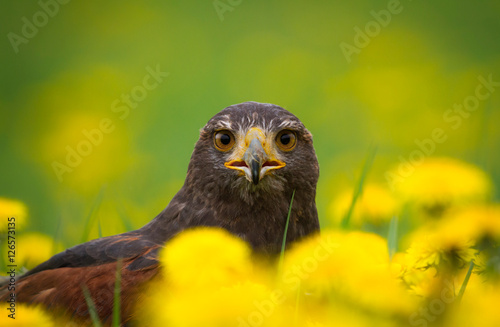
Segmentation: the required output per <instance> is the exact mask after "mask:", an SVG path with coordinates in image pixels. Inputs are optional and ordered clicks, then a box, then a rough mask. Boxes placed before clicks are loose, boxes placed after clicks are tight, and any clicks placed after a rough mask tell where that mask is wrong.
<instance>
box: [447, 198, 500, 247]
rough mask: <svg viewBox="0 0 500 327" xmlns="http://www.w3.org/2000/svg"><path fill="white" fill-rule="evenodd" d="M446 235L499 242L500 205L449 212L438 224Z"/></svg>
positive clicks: (474, 240) (478, 240)
mask: <svg viewBox="0 0 500 327" xmlns="http://www.w3.org/2000/svg"><path fill="white" fill-rule="evenodd" d="M439 228H440V229H442V230H443V232H446V233H447V234H450V235H454V236H455V237H460V238H462V239H466V240H471V241H473V242H475V243H478V242H480V241H481V240H483V239H491V240H500V205H481V206H473V207H468V208H463V209H460V210H455V211H451V212H450V213H449V214H448V215H446V216H445V218H444V219H443V220H442V222H440V224H439Z"/></svg>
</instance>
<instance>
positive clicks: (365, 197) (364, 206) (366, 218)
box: [329, 183, 399, 227]
mask: <svg viewBox="0 0 500 327" xmlns="http://www.w3.org/2000/svg"><path fill="white" fill-rule="evenodd" d="M353 194H354V191H353V190H352V189H348V190H345V191H343V192H342V193H340V194H339V195H338V196H337V197H336V198H335V199H334V200H333V201H332V203H331V204H330V207H329V218H330V219H331V220H332V221H333V222H334V223H335V224H336V225H340V222H341V221H342V219H343V218H344V216H345V215H346V213H347V212H348V210H349V207H350V205H351V202H352V197H353ZM398 211H399V203H398V202H397V200H396V199H395V198H394V197H393V196H392V194H391V193H390V191H389V190H388V189H387V188H385V187H383V186H381V185H379V184H375V183H367V184H366V185H364V187H363V192H362V193H361V195H360V197H359V198H358V200H357V202H356V204H355V207H354V211H353V213H352V216H351V226H354V227H360V226H362V225H363V224H364V223H371V224H374V225H380V224H382V223H384V222H388V221H390V220H391V218H392V217H393V216H394V215H395V214H397V213H398Z"/></svg>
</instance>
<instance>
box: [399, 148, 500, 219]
mask: <svg viewBox="0 0 500 327" xmlns="http://www.w3.org/2000/svg"><path fill="white" fill-rule="evenodd" d="M396 191H397V193H398V194H399V195H400V196H401V197H402V198H403V200H405V201H408V202H410V203H414V204H416V205H417V206H418V207H419V208H421V209H423V211H424V212H425V213H426V214H428V215H430V216H441V215H442V214H443V213H444V212H445V211H446V210H447V209H448V208H450V207H454V206H457V205H467V204H471V203H478V202H484V201H485V200H487V199H488V198H489V197H490V196H491V192H492V184H491V181H490V179H489V177H488V176H487V175H486V173H484V172H483V171H482V170H481V169H479V168H477V167H476V166H474V165H471V164H469V163H466V162H463V161H460V160H457V159H452V158H426V159H425V160H424V161H423V163H422V164H420V165H419V166H417V167H415V171H414V172H413V173H412V174H411V175H409V176H408V177H406V178H404V179H403V180H402V181H401V182H400V183H396Z"/></svg>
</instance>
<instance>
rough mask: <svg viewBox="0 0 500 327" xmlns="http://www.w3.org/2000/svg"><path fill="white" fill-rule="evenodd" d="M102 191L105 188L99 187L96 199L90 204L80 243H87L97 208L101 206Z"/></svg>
mask: <svg viewBox="0 0 500 327" xmlns="http://www.w3.org/2000/svg"><path fill="white" fill-rule="evenodd" d="M104 189H105V186H103V187H101V190H100V191H99V194H98V195H97V197H96V199H95V200H94V203H93V204H92V207H91V208H90V212H89V214H88V215H87V221H86V223H85V227H84V228H83V234H82V239H81V241H80V243H85V242H87V241H88V238H89V235H90V230H91V229H92V226H93V225H94V220H95V213H96V212H97V211H98V210H99V207H100V206H101V202H102V199H103V197H104Z"/></svg>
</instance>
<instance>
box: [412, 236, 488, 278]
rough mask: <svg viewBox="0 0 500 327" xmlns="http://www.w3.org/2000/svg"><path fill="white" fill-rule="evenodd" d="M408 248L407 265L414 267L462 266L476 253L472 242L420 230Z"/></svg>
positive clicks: (475, 255)
mask: <svg viewBox="0 0 500 327" xmlns="http://www.w3.org/2000/svg"><path fill="white" fill-rule="evenodd" d="M414 238H415V239H416V240H415V241H414V242H413V243H412V245H411V247H410V248H409V249H408V251H407V254H408V265H409V266H410V267H413V268H416V269H426V268H429V267H436V268H462V267H464V266H467V265H468V264H469V263H470V262H471V261H472V260H473V259H475V258H476V257H477V255H478V252H479V251H478V250H476V249H474V248H473V246H474V243H473V242H472V241H470V240H464V239H460V238H456V237H447V235H444V234H440V233H435V234H428V233H426V232H420V233H418V234H417V235H416V236H414Z"/></svg>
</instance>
